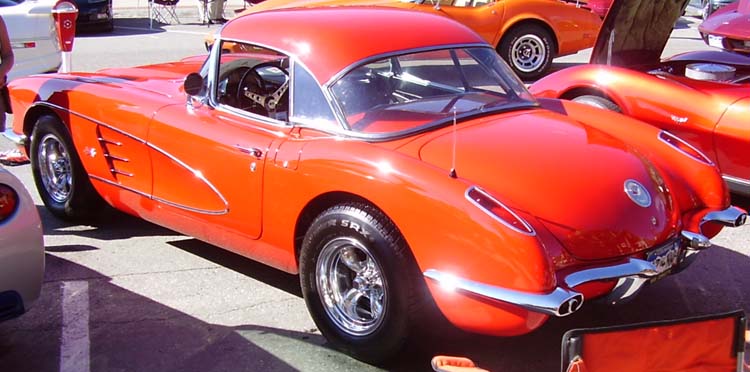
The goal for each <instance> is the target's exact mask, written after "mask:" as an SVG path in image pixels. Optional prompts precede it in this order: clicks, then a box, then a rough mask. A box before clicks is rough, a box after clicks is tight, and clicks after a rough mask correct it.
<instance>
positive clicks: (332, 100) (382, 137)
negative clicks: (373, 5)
mask: <svg viewBox="0 0 750 372" xmlns="http://www.w3.org/2000/svg"><path fill="white" fill-rule="evenodd" d="M468 48H486V49H490V50H492V51H493V52H495V49H494V48H492V46H491V45H489V44H487V43H465V44H443V45H433V46H429V47H421V48H414V49H405V50H398V51H393V52H388V53H382V54H376V55H373V56H370V57H368V58H365V59H361V60H359V61H357V62H355V63H352V64H351V65H349V66H347V67H345V68H344V69H342V70H341V71H339V72H338V73H336V74H335V75H333V76H332V77H331V78H330V79H328V81H327V82H326V83H325V84H324V85H323V86H322V87H321V88H322V89H323V94H324V95H325V96H326V98H327V99H328V100H329V104H330V105H331V107H332V108H333V114H334V115H335V116H336V120H338V121H339V125H340V126H341V128H342V129H343V131H344V133H343V134H344V135H346V136H349V137H354V138H361V139H364V140H368V141H374V142H375V141H390V140H395V139H399V138H405V137H409V136H412V135H415V134H418V133H423V132H426V131H430V130H433V129H437V128H440V127H442V126H445V125H447V124H450V123H452V122H453V118H450V119H442V120H436V121H433V122H431V123H430V124H427V125H422V126H419V127H416V128H413V129H410V130H404V131H400V132H394V133H377V134H364V133H360V132H355V131H353V130H351V129H349V124H348V122H347V121H346V115H344V111H343V110H342V108H341V106H340V105H339V103H338V100H336V97H335V96H334V94H333V85H334V84H336V82H337V81H339V79H341V78H342V77H344V76H346V75H347V74H348V73H350V72H351V71H352V70H354V69H356V68H358V67H360V66H363V65H366V64H368V63H371V62H374V61H378V60H381V59H385V58H390V57H395V56H402V55H407V54H416V53H424V52H431V51H436V50H449V49H468ZM498 58H500V57H498ZM509 70H510V68H509ZM516 78H517V77H516ZM522 107H528V108H536V107H539V103H538V102H537V101H531V102H529V104H516V105H508V106H506V107H502V108H496V109H491V110H487V111H483V112H467V113H463V114H458V115H456V117H455V119H456V120H463V119H467V118H471V117H476V116H482V115H487V114H493V113H500V112H507V111H511V110H515V109H517V108H522Z"/></svg>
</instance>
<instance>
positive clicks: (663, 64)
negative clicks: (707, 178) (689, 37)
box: [530, 0, 750, 195]
mask: <svg viewBox="0 0 750 372" xmlns="http://www.w3.org/2000/svg"><path fill="white" fill-rule="evenodd" d="M686 2H687V1H686V0H684V1H679V0H678V1H674V0H672V1H660V2H655V1H652V0H622V1H620V0H615V1H614V3H613V5H612V8H611V9H610V11H609V13H608V15H607V17H606V19H605V20H604V24H603V26H602V31H601V32H600V34H599V37H598V39H597V41H596V46H595V47H594V50H593V52H592V55H591V63H590V64H587V65H580V66H575V67H571V68H567V69H564V70H560V71H558V72H556V73H553V74H551V75H548V76H547V77H545V78H543V79H540V80H539V81H537V82H536V83H534V84H533V85H532V86H531V87H530V91H531V92H532V94H534V95H536V96H537V97H549V98H565V99H571V100H574V101H580V102H584V103H588V104H592V105H594V106H598V107H601V108H606V109H610V110H614V111H619V112H622V113H623V114H626V115H628V116H632V117H634V118H637V119H640V120H642V121H645V122H647V123H650V124H653V125H656V126H657V127H659V128H662V129H664V130H666V131H668V132H669V133H672V134H674V135H677V136H678V137H680V138H682V139H684V140H685V141H687V143H689V144H690V146H689V147H687V146H686V147H685V151H688V152H693V153H702V154H705V156H707V157H708V158H709V159H711V162H713V163H715V164H717V165H718V166H719V168H720V169H721V172H722V174H723V176H724V179H725V180H726V181H727V183H728V184H729V186H730V188H731V189H732V190H733V191H734V192H737V193H741V194H745V195H750V156H748V150H749V149H750V119H748V112H750V57H748V56H745V55H741V54H738V53H733V52H728V51H723V50H715V51H696V52H688V53H683V54H679V55H676V56H673V57H671V58H669V59H666V60H660V56H661V54H662V51H663V49H664V46H665V45H666V43H667V40H668V38H669V36H670V34H671V32H672V27H673V25H674V24H675V22H676V21H677V19H678V18H679V17H680V15H681V14H682V11H683V9H684V7H685V5H686ZM644 24H649V25H651V26H650V27H649V28H648V30H647V29H645V28H643V27H642V25H644Z"/></svg>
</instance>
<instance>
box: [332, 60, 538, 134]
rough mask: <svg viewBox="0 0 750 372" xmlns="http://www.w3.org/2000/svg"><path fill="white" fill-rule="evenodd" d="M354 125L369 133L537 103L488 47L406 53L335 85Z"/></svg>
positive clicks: (412, 128) (372, 64) (350, 74)
mask: <svg viewBox="0 0 750 372" xmlns="http://www.w3.org/2000/svg"><path fill="white" fill-rule="evenodd" d="M331 92H332V94H333V96H334V98H335V101H336V104H337V105H338V108H339V109H340V110H341V112H342V114H343V116H344V119H345V122H346V124H347V126H348V129H349V130H351V131H353V132H357V133H362V134H366V135H390V134H399V133H404V132H411V131H415V130H422V129H425V128H427V127H430V126H433V125H441V124H444V123H446V122H447V121H451V120H453V118H454V117H456V118H463V117H467V116H474V115H478V114H483V113H488V112H497V111H500V110H512V109H518V108H527V107H530V106H535V105H536V102H535V101H534V98H532V96H531V94H530V93H529V92H528V91H527V90H526V88H525V87H524V86H523V84H522V83H521V82H520V81H519V80H518V78H517V77H516V76H515V75H514V74H513V72H511V70H510V68H509V67H508V66H507V65H506V64H505V63H504V62H503V61H502V60H501V59H500V58H499V57H498V55H497V53H496V52H495V51H494V50H493V49H491V48H488V47H471V48H453V49H442V50H432V51H426V52H418V53H410V54H403V55H398V56H392V57H387V58H383V59H379V60H376V61H374V62H368V63H366V64H364V65H362V66H359V67H357V68H354V69H353V70H351V71H349V72H348V73H347V74H345V75H344V76H343V77H341V78H340V79H339V80H337V81H336V82H335V83H334V84H333V85H332V86H331Z"/></svg>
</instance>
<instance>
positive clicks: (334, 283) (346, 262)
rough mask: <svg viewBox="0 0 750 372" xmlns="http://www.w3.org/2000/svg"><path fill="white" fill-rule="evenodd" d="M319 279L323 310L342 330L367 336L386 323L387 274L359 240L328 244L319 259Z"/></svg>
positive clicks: (345, 240)
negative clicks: (385, 278) (385, 279)
mask: <svg viewBox="0 0 750 372" xmlns="http://www.w3.org/2000/svg"><path fill="white" fill-rule="evenodd" d="M315 275H316V281H317V284H318V293H319V294H320V300H321V302H322V304H323V308H324V309H325V311H326V314H327V315H328V317H329V318H330V319H331V320H332V321H333V322H334V323H335V324H336V326H337V327H338V328H339V329H341V330H343V331H344V332H346V333H348V334H350V335H353V336H366V335H369V334H371V333H373V332H374V331H375V330H376V329H377V328H378V327H379V326H380V324H381V323H382V322H383V316H384V314H385V308H386V306H387V299H388V296H387V293H386V287H385V285H384V278H383V270H382V269H381V268H380V265H379V264H378V263H377V261H375V259H374V258H373V256H372V254H371V253H370V251H369V250H368V249H367V247H365V246H364V245H362V244H361V243H359V242H358V241H357V240H355V239H351V238H336V239H334V240H331V241H330V242H328V243H327V244H326V245H325V246H324V247H323V249H322V250H321V252H320V256H319V257H318V262H317V265H316V272H315Z"/></svg>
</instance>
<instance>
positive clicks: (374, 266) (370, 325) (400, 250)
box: [299, 202, 429, 363]
mask: <svg viewBox="0 0 750 372" xmlns="http://www.w3.org/2000/svg"><path fill="white" fill-rule="evenodd" d="M308 224H309V227H308V228H306V229H305V230H306V232H305V236H304V239H303V241H302V247H301V249H300V254H299V272H300V287H301V288H302V295H303V296H304V298H305V303H306V304H307V308H308V310H309V311H310V315H311V316H312V318H313V320H314V321H315V324H316V325H317V326H318V329H319V330H320V332H321V333H322V334H323V336H325V337H326V339H328V341H329V343H330V344H331V345H332V346H333V347H335V348H337V349H339V350H341V351H343V352H345V353H347V354H350V355H352V356H354V357H355V358H357V359H360V360H364V361H366V362H368V363H378V362H382V361H384V360H386V359H388V358H390V357H391V356H393V355H394V353H396V352H397V351H398V350H400V349H401V347H402V346H403V344H404V343H405V342H406V339H407V338H408V336H409V333H410V332H411V330H412V328H413V327H414V326H415V323H417V322H420V321H422V320H423V319H426V318H429V317H427V316H426V314H425V311H424V309H423V308H424V305H425V303H427V302H426V299H427V298H428V295H427V294H426V293H427V289H426V285H425V283H424V280H423V279H422V276H421V272H420V271H419V269H418V267H417V264H416V261H415V260H414V257H413V256H412V255H411V251H410V250H409V247H408V246H407V245H406V241H405V240H404V238H403V237H402V236H401V233H400V232H399V230H398V228H396V226H395V225H394V224H393V222H392V221H391V220H390V219H389V218H388V217H387V216H386V215H385V214H383V212H382V211H380V210H379V209H377V208H375V207H373V206H371V205H369V204H366V203H362V202H343V203H342V204H339V205H335V206H332V207H330V208H328V209H325V210H323V211H322V212H319V213H318V214H317V217H315V218H314V220H313V221H311V222H308Z"/></svg>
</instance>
